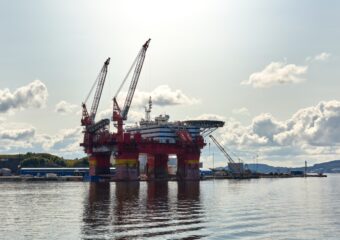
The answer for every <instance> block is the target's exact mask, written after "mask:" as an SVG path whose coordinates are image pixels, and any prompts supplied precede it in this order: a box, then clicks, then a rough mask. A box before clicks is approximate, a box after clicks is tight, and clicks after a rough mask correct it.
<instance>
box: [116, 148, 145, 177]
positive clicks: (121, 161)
mask: <svg viewBox="0 0 340 240" xmlns="http://www.w3.org/2000/svg"><path fill="white" fill-rule="evenodd" d="M138 178H139V161H138V152H123V153H120V154H118V156H117V158H116V173H115V176H114V179H115V180H118V181H135V180H138Z"/></svg>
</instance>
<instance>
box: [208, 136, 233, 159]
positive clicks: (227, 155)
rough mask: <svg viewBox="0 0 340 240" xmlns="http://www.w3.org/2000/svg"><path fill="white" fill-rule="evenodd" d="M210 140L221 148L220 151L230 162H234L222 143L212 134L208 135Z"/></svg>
mask: <svg viewBox="0 0 340 240" xmlns="http://www.w3.org/2000/svg"><path fill="white" fill-rule="evenodd" d="M209 137H210V138H211V140H212V141H213V142H214V143H215V144H216V146H217V147H218V148H219V149H220V150H221V152H222V153H223V154H224V156H225V157H226V158H227V159H228V161H229V162H230V163H235V161H234V160H233V159H232V158H231V156H230V155H229V154H228V153H227V151H226V150H225V149H224V147H222V145H221V144H220V143H219V142H218V141H217V140H216V138H214V136H213V135H209Z"/></svg>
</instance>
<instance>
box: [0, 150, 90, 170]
mask: <svg viewBox="0 0 340 240" xmlns="http://www.w3.org/2000/svg"><path fill="white" fill-rule="evenodd" d="M0 159H8V160H9V161H10V160H11V159H13V160H14V159H15V160H16V161H17V162H18V163H19V164H18V167H19V168H22V167H88V166H89V161H88V158H87V157H84V158H80V159H78V158H76V159H64V158H63V157H58V156H55V155H52V154H49V153H31V152H28V153H26V154H17V155H0Z"/></svg>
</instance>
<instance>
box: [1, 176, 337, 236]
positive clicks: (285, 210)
mask: <svg viewBox="0 0 340 240" xmlns="http://www.w3.org/2000/svg"><path fill="white" fill-rule="evenodd" d="M339 184H340V175H329V176H328V177H327V178H307V179H305V178H291V179H252V180H241V181H236V180H215V181H213V180H209V181H201V182H187V183H177V182H151V183H147V182H140V183H139V182H136V183H108V184H90V183H85V182H44V183H42V182H40V183H0V223H1V224H0V239H14V240H19V239H201V238H202V239H309V240H310V239H337V240H338V239H340V185H339Z"/></svg>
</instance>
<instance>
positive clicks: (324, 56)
mask: <svg viewBox="0 0 340 240" xmlns="http://www.w3.org/2000/svg"><path fill="white" fill-rule="evenodd" d="M330 56H331V54H330V53H327V52H322V53H320V54H317V55H315V56H314V57H307V58H306V61H307V62H312V61H315V62H324V61H327V60H328V59H329V58H330Z"/></svg>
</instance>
